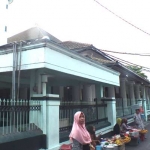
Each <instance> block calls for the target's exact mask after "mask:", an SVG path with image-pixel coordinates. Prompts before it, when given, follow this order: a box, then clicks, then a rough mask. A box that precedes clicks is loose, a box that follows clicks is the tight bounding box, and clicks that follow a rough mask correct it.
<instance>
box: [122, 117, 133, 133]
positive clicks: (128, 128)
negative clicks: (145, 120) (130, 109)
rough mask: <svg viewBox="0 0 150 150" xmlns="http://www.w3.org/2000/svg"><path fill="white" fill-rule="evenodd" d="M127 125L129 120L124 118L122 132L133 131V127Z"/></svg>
mask: <svg viewBox="0 0 150 150" xmlns="http://www.w3.org/2000/svg"><path fill="white" fill-rule="evenodd" d="M127 123H128V121H127V119H126V118H123V119H122V121H121V132H126V131H129V130H130V129H132V127H131V126H129V125H128V124H127Z"/></svg>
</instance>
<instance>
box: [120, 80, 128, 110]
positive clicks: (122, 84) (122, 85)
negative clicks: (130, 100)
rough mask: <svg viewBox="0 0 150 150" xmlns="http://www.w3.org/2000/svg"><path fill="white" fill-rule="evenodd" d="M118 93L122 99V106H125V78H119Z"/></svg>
mask: <svg viewBox="0 0 150 150" xmlns="http://www.w3.org/2000/svg"><path fill="white" fill-rule="evenodd" d="M120 94H121V97H122V99H123V106H124V108H126V107H127V94H126V78H120Z"/></svg>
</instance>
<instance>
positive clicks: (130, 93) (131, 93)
mask: <svg viewBox="0 0 150 150" xmlns="http://www.w3.org/2000/svg"><path fill="white" fill-rule="evenodd" d="M134 84H135V82H133V81H129V98H130V99H131V105H134V104H135V95H134Z"/></svg>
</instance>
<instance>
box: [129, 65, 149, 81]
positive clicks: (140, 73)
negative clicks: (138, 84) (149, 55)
mask: <svg viewBox="0 0 150 150" xmlns="http://www.w3.org/2000/svg"><path fill="white" fill-rule="evenodd" d="M127 68H128V69H130V70H132V71H133V72H135V73H136V74H138V75H139V76H141V77H142V78H145V79H147V76H146V75H145V74H144V73H143V72H142V71H143V68H142V67H140V66H127Z"/></svg>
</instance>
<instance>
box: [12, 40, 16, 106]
mask: <svg viewBox="0 0 150 150" xmlns="http://www.w3.org/2000/svg"><path fill="white" fill-rule="evenodd" d="M15 84H16V42H14V43H13V72H12V100H13V102H14V105H15V98H16V93H15V92H16V89H15V87H16V86H15Z"/></svg>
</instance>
